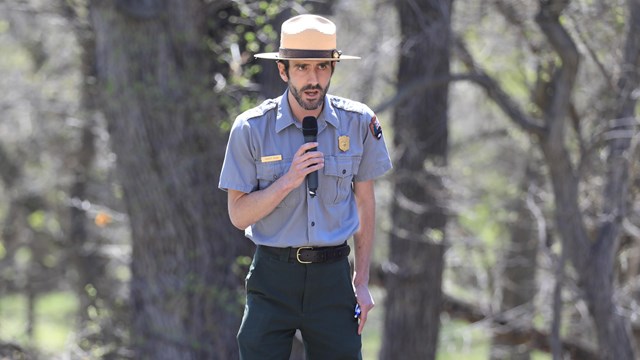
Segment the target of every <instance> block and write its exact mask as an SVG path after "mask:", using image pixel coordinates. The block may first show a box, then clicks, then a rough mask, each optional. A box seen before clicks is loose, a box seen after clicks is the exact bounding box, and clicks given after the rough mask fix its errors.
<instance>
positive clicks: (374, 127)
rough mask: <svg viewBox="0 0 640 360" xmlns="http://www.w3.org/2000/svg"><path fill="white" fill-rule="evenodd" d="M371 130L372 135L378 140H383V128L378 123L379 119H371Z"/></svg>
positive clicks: (375, 117)
mask: <svg viewBox="0 0 640 360" xmlns="http://www.w3.org/2000/svg"><path fill="white" fill-rule="evenodd" d="M369 130H371V134H372V135H373V137H375V138H376V139H377V140H380V139H381V138H382V126H380V121H378V117H377V116H375V115H373V117H372V118H371V122H370V123H369Z"/></svg>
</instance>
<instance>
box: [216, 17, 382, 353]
mask: <svg viewBox="0 0 640 360" xmlns="http://www.w3.org/2000/svg"><path fill="white" fill-rule="evenodd" d="M280 36H281V37H280V49H279V51H278V52H276V53H262V54H257V55H256V57H257V58H263V59H272V60H276V62H277V66H278V70H279V74H280V77H281V78H282V80H283V81H284V82H286V83H287V89H286V91H285V92H284V94H283V95H282V96H280V97H278V98H276V99H271V100H266V101H265V102H263V103H262V104H261V105H259V106H257V107H255V108H253V109H250V110H248V111H246V112H244V113H243V114H241V115H239V116H238V117H237V118H236V120H235V122H234V124H233V126H232V129H231V133H230V135H229V142H228V144H227V149H226V154H225V160H224V164H223V166H222V172H221V175H220V183H219V187H220V188H221V189H223V190H225V191H227V192H228V210H229V216H230V218H231V222H232V223H233V224H234V226H236V227H238V228H239V229H242V230H244V231H245V235H246V236H247V237H248V238H249V239H251V240H252V241H253V242H254V243H255V244H256V245H257V247H256V252H255V255H254V258H253V262H252V264H251V267H250V270H249V274H248V275H247V279H246V293H247V294H246V306H245V311H244V316H243V319H242V324H241V326H240V330H239V332H238V345H239V347H240V358H241V359H245V360H266V359H278V360H285V359H288V358H289V355H290V352H291V345H292V339H293V336H294V334H295V331H296V330H300V332H301V333H302V337H303V340H304V345H305V351H306V354H307V359H309V360H330V359H361V358H362V355H361V338H360V336H361V334H362V330H363V327H364V325H365V322H366V320H367V315H368V313H369V311H370V310H371V309H372V308H373V306H374V301H373V298H372V296H371V293H370V291H369V266H370V261H371V251H372V246H373V238H374V228H375V224H374V222H375V197H374V179H376V178H378V177H380V176H381V175H383V174H384V173H386V172H387V171H388V170H389V169H391V161H390V159H389V154H388V151H387V148H386V145H385V140H384V136H383V135H382V128H381V126H380V123H379V121H378V119H377V117H376V116H375V115H374V113H373V112H372V111H371V109H369V107H367V106H366V105H364V104H361V103H358V102H356V101H352V100H348V99H344V98H340V97H336V96H333V95H330V94H327V90H328V89H329V84H330V81H331V77H332V75H333V72H334V69H335V67H336V64H337V62H338V61H343V60H355V59H359V58H358V57H355V56H349V55H343V54H342V52H341V51H340V50H338V49H337V46H336V44H337V41H336V27H335V25H334V23H332V22H331V21H329V20H328V19H326V18H323V17H320V16H316V15H300V16H295V17H293V18H291V19H289V20H287V21H286V22H285V23H284V24H283V25H282V29H281V34H280ZM309 124H312V125H309ZM309 127H310V128H309ZM309 129H311V130H312V131H311V132H312V133H313V134H312V136H313V138H309V137H307V132H308V130H309ZM303 130H304V131H303ZM303 132H304V135H303ZM311 132H309V134H311ZM310 139H311V140H310ZM314 176H317V185H312V184H313V181H312V180H311V179H313V177H314ZM351 237H353V244H354V247H355V249H354V254H355V255H354V271H353V275H352V274H351V270H350V266H349V262H348V255H349V253H350V247H349V245H348V240H349V239H350V238H351Z"/></svg>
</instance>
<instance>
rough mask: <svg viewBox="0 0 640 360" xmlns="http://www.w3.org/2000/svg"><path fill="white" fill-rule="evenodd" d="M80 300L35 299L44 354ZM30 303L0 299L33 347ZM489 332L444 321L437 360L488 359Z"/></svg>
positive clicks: (14, 334) (58, 345) (373, 322)
mask: <svg viewBox="0 0 640 360" xmlns="http://www.w3.org/2000/svg"><path fill="white" fill-rule="evenodd" d="M373 291H374V297H375V298H376V302H377V304H378V306H377V307H376V308H375V311H372V312H371V313H369V320H368V322H367V327H366V329H365V333H364V336H363V357H364V360H377V358H378V351H379V350H380V344H381V342H380V339H381V336H382V332H383V331H382V329H383V309H382V306H381V305H382V304H383V302H384V297H383V295H384V292H383V290H381V289H374V290H373ZM77 306H78V303H77V301H76V299H75V297H74V296H73V294H72V293H69V292H57V293H51V294H48V295H44V296H42V297H40V298H39V299H38V300H37V301H36V308H35V309H36V322H35V325H34V329H33V343H32V344H31V345H32V346H33V347H34V348H36V349H38V351H40V352H41V353H42V354H43V355H50V356H52V357H53V356H55V355H59V354H62V353H63V352H64V350H65V348H66V347H67V346H68V344H69V341H70V339H72V336H73V333H72V329H73V326H74V324H75V318H74V311H75V308H76V307H77ZM26 314H27V302H26V297H24V296H22V295H15V296H6V297H3V298H2V299H0V340H2V341H11V342H15V343H18V344H21V345H22V346H25V347H31V346H29V345H30V341H29V337H28V335H27V331H26V324H27V321H26V318H27V316H26ZM488 355H489V339H488V337H487V331H486V330H484V329H483V328H482V327H480V326H475V325H469V324H467V323H464V322H460V321H448V320H445V321H444V322H443V324H442V328H441V330H440V345H439V351H438V356H437V360H454V359H455V360H460V359H464V360H485V359H488V358H489V356H488ZM533 359H534V360H548V359H551V357H550V356H549V355H548V354H544V353H540V352H537V353H534V355H533Z"/></svg>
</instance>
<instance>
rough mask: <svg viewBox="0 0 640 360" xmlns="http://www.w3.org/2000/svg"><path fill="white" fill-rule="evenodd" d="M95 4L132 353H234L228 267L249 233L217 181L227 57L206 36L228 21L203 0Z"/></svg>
mask: <svg viewBox="0 0 640 360" xmlns="http://www.w3.org/2000/svg"><path fill="white" fill-rule="evenodd" d="M89 6H90V19H91V23H92V27H93V29H94V31H95V45H96V47H95V53H96V73H97V78H98V82H99V86H100V89H101V91H102V93H101V95H102V97H101V100H102V101H103V103H102V106H103V109H104V112H105V114H106V117H107V122H108V129H109V133H110V135H111V142H112V147H113V149H114V151H115V153H116V155H117V168H118V173H119V178H120V181H121V183H122V185H123V189H124V194H125V202H126V206H127V211H128V214H129V220H130V223H131V231H132V237H133V251H132V263H131V269H132V280H131V297H132V326H131V341H132V345H133V347H134V350H135V352H136V356H135V357H136V358H138V359H234V358H237V349H236V340H235V333H236V330H237V328H238V325H239V322H240V315H241V314H240V313H241V309H242V306H241V304H240V302H239V299H241V289H239V288H238V285H241V282H240V281H239V279H238V276H237V275H236V274H234V272H233V268H234V264H235V262H236V257H237V255H238V254H239V253H240V247H242V246H246V240H245V239H243V236H242V234H241V233H240V232H238V231H237V230H235V229H234V228H233V227H232V226H231V224H230V222H229V220H228V215H227V207H226V194H225V193H224V192H222V191H219V190H217V183H218V176H219V169H220V167H221V164H222V156H223V154H224V147H225V144H226V134H221V133H220V130H219V127H218V124H217V123H216V121H221V120H224V119H225V118H226V114H224V113H223V111H222V110H220V108H219V106H218V103H217V101H216V97H215V95H214V94H213V92H212V90H211V89H212V86H211V84H210V83H209V79H211V78H212V76H211V74H213V73H215V72H216V71H218V70H219V69H216V67H220V66H222V65H220V64H219V63H218V62H217V61H216V59H215V54H212V53H211V52H209V51H207V49H206V45H205V44H206V41H205V36H206V34H207V22H209V23H210V22H212V21H222V20H219V19H218V18H214V17H213V16H210V14H209V13H208V9H207V6H208V5H207V4H205V2H202V1H198V0H187V1H185V0H182V1H180V0H166V1H161V0H155V1H144V2H142V1H139V2H133V1H125V0H118V1H112V0H95V1H91V2H89ZM209 6H213V5H209ZM214 19H216V20H214ZM209 25H210V24H209ZM216 25H219V24H216ZM222 25H223V26H224V24H222ZM222 72H223V71H222ZM223 73H224V72H223Z"/></svg>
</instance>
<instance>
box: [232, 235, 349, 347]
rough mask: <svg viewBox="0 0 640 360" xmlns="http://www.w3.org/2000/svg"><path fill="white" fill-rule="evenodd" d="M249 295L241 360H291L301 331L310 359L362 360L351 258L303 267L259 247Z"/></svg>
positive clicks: (248, 283)
mask: <svg viewBox="0 0 640 360" xmlns="http://www.w3.org/2000/svg"><path fill="white" fill-rule="evenodd" d="M246 291H247V303H246V306H245V311H244V316H243V318H242V324H241V325H240V331H239V332H238V346H239V348H240V359H241V360H271V359H273V360H288V359H289V356H290V354H291V345H292V341H293V336H294V334H295V331H296V329H299V330H300V332H301V333H302V338H303V340H304V347H305V351H306V356H307V360H361V359H362V355H361V352H360V350H361V347H362V342H361V338H360V335H358V322H357V319H356V318H355V317H354V307H355V304H356V298H355V294H354V292H353V287H352V285H351V275H350V269H349V262H348V260H347V259H346V258H344V259H341V260H338V261H336V262H331V263H321V264H300V263H298V262H295V261H292V262H289V261H288V258H287V256H286V255H283V254H282V252H277V251H273V250H272V249H271V248H265V247H261V246H259V247H258V249H257V250H256V253H255V256H254V258H253V262H252V264H251V267H250V269H249V274H248V275H247V279H246Z"/></svg>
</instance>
